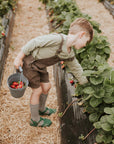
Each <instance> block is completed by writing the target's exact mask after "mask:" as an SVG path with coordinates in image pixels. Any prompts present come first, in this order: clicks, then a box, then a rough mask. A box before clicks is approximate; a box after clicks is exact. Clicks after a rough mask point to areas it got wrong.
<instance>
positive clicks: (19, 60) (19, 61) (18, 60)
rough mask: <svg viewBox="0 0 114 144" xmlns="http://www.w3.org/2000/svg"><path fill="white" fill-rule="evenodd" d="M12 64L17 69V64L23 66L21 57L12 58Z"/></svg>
mask: <svg viewBox="0 0 114 144" xmlns="http://www.w3.org/2000/svg"><path fill="white" fill-rule="evenodd" d="M14 66H15V68H16V69H19V66H21V67H22V66H23V61H22V59H20V58H18V57H16V58H15V60H14Z"/></svg>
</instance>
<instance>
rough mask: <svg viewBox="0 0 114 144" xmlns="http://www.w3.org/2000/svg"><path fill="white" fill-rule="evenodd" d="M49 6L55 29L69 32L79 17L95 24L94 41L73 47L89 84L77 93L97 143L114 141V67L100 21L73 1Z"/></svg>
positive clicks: (50, 2) (111, 143) (47, 5)
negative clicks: (77, 47)
mask: <svg viewBox="0 0 114 144" xmlns="http://www.w3.org/2000/svg"><path fill="white" fill-rule="evenodd" d="M46 8H47V10H48V12H49V13H50V12H51V11H53V13H51V14H50V15H49V18H52V17H53V19H54V21H53V23H51V25H52V28H53V31H54V32H58V33H64V34H68V30H69V26H70V24H71V22H72V21H74V20H75V19H76V18H78V17H84V18H86V19H87V20H88V21H89V22H90V23H91V24H92V26H93V29H94V38H93V40H92V42H91V43H90V44H88V45H87V46H86V47H84V48H82V49H80V50H76V49H74V53H75V55H76V58H77V59H78V61H79V62H80V64H81V66H82V67H83V69H84V73H83V75H84V76H86V77H87V79H88V83H87V84H84V85H79V84H78V83H77V84H76V87H75V88H76V89H75V95H76V96H77V98H79V99H80V103H81V106H83V108H84V111H85V113H87V114H88V115H89V120H90V122H92V123H93V126H94V127H95V129H96V130H97V132H98V133H97V136H96V142H97V144H100V143H101V144H114V69H113V68H111V67H110V66H109V65H108V63H107V60H108V58H109V56H110V44H109V42H108V41H107V37H105V36H102V35H99V33H100V32H101V30H100V28H99V26H100V25H99V23H97V22H96V21H92V20H91V17H90V16H88V15H86V14H83V13H82V12H81V11H80V9H79V8H78V6H77V5H76V3H75V2H74V1H72V0H57V1H53V0H49V1H48V3H47V2H46ZM65 68H66V67H65ZM66 70H68V68H66ZM83 140H85V138H83Z"/></svg>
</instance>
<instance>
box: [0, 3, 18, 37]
mask: <svg viewBox="0 0 114 144" xmlns="http://www.w3.org/2000/svg"><path fill="white" fill-rule="evenodd" d="M15 4H16V0H0V39H1V38H2V37H3V36H4V35H5V30H4V27H3V25H2V17H3V16H4V15H5V14H6V13H7V12H8V11H9V9H14V7H15Z"/></svg>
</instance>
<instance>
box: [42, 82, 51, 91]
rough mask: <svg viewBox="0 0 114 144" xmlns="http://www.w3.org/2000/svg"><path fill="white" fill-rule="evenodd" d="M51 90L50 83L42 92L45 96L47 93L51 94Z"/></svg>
mask: <svg viewBox="0 0 114 144" xmlns="http://www.w3.org/2000/svg"><path fill="white" fill-rule="evenodd" d="M50 88H51V84H50V83H48V85H46V86H44V87H43V88H42V92H43V93H44V94H47V93H48V92H49V90H50Z"/></svg>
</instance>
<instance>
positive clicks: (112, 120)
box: [107, 115, 114, 125]
mask: <svg viewBox="0 0 114 144" xmlns="http://www.w3.org/2000/svg"><path fill="white" fill-rule="evenodd" d="M107 121H108V122H109V123H110V124H112V125H114V115H109V116H107Z"/></svg>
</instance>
